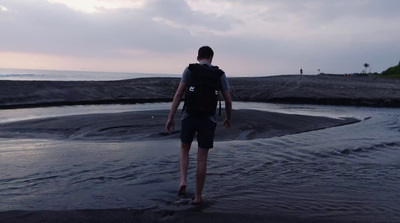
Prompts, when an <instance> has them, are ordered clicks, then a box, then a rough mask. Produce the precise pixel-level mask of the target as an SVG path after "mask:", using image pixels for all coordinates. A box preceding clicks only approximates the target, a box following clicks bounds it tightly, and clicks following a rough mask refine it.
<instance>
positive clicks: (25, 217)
mask: <svg viewBox="0 0 400 223" xmlns="http://www.w3.org/2000/svg"><path fill="white" fill-rule="evenodd" d="M204 208H205V207H201V205H200V206H197V207H196V206H193V208H192V209H191V210H187V211H179V212H176V211H150V210H132V209H109V210H70V211H8V212H0V222H2V223H26V222H29V223H38V222H54V223H69V222H74V223H75V222H87V223H91V222H93V223H109V222H126V223H128V222H144V223H150V222H154V223H155V222H164V223H172V222H182V223H183V222H189V223H204V222H207V223H208V222H210V223H213V222H214V223H219V222H221V223H222V222H223V223H226V222H229V223H236V222H237V223H243V222H246V223H256V222H265V223H333V222H335V223H340V222H341V221H337V220H331V219H326V218H325V219H317V218H306V219H301V218H298V217H293V216H269V217H264V216H258V215H242V214H224V213H209V212H202V209H204ZM347 223H349V221H347Z"/></svg>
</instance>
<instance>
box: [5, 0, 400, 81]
mask: <svg viewBox="0 0 400 223" xmlns="http://www.w3.org/2000/svg"><path fill="white" fill-rule="evenodd" d="M399 9H400V1H399V0H334V1H333V0H281V1H279V0H231V1H227V0H213V1H209V0H0V67H2V68H27V69H57V70H93V71H116V72H145V73H167V74H180V73H182V71H183V69H184V67H185V66H187V64H188V63H193V62H196V56H197V50H198V48H199V47H200V46H202V45H209V46H211V47H212V48H213V49H214V52H215V56H214V61H213V63H214V64H215V65H218V66H220V67H221V68H222V69H223V70H224V71H225V72H226V73H227V75H228V76H229V75H230V76H260V75H277V74H295V73H298V72H299V70H300V68H303V71H304V73H305V74H315V73H317V72H318V69H320V71H321V72H325V73H353V72H361V71H362V70H363V69H364V67H363V64H364V63H369V64H370V66H371V71H372V72H381V71H383V70H385V69H386V68H388V67H390V66H394V65H397V64H398V63H399V61H400V43H399V40H400V13H399Z"/></svg>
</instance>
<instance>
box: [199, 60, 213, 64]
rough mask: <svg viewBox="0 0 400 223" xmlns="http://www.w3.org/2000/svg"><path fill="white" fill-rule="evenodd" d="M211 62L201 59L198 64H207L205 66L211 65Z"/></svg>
mask: <svg viewBox="0 0 400 223" xmlns="http://www.w3.org/2000/svg"><path fill="white" fill-rule="evenodd" d="M211 62H212V61H211V60H210V59H201V60H199V63H201V64H204V63H207V64H211Z"/></svg>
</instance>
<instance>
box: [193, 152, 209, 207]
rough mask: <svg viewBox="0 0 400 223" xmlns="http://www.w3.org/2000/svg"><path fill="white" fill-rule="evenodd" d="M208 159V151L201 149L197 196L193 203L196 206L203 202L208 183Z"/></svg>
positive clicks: (198, 164) (198, 157)
mask: <svg viewBox="0 0 400 223" xmlns="http://www.w3.org/2000/svg"><path fill="white" fill-rule="evenodd" d="M207 157H208V149H203V148H199V149H198V151H197V173H196V195H195V198H194V201H193V203H194V204H199V203H201V202H202V201H203V197H202V195H201V193H202V192H203V187H204V182H205V181H206V173H207Z"/></svg>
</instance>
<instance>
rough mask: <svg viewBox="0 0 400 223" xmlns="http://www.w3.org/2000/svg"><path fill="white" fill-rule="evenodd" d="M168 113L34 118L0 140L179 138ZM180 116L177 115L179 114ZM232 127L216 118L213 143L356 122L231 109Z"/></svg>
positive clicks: (4, 130)
mask: <svg viewBox="0 0 400 223" xmlns="http://www.w3.org/2000/svg"><path fill="white" fill-rule="evenodd" d="M168 112H169V111H168V110H155V111H138V112H124V113H117V114H90V115H74V116H62V117H53V118H44V119H34V120H26V121H19V122H11V123H5V124H0V137H1V138H31V139H32V138H45V139H46V138H47V139H55V140H64V139H66V140H85V141H87V140H90V141H96V142H100V141H149V140H160V139H171V138H173V139H179V132H180V124H181V122H180V119H181V117H180V114H177V115H176V118H175V130H174V131H173V132H172V134H170V135H169V134H168V133H166V131H165V128H164V125H165V122H166V118H167V116H168ZM178 113H180V112H178ZM232 116H233V123H232V128H231V129H229V130H226V129H224V127H223V120H224V118H225V117H224V116H223V115H222V116H218V123H217V126H218V127H217V130H216V139H215V140H216V141H230V140H250V139H257V138H270V137H276V136H283V135H288V134H295V133H300V132H307V131H313V130H317V129H323V128H330V127H334V126H340V125H345V124H351V123H355V122H358V121H359V120H357V119H355V118H345V117H344V118H340V119H336V118H329V117H317V116H306V115H296V114H281V113H275V112H266V111H257V110H246V109H241V110H233V113H232Z"/></svg>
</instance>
